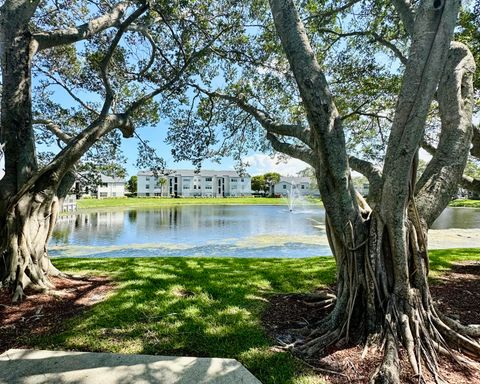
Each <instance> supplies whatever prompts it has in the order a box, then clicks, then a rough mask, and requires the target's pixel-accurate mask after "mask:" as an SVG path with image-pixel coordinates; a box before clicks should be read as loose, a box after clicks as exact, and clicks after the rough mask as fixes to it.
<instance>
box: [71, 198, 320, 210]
mask: <svg viewBox="0 0 480 384" xmlns="http://www.w3.org/2000/svg"><path fill="white" fill-rule="evenodd" d="M305 201H306V202H307V203H311V204H321V201H320V199H317V198H306V199H305ZM285 204H286V199H285V198H281V197H279V198H274V197H228V198H194V197H182V198H179V199H172V198H167V197H137V198H126V197H125V198H111V199H80V200H78V201H77V206H78V208H79V209H91V208H115V207H124V208H155V207H163V206H172V205H285Z"/></svg>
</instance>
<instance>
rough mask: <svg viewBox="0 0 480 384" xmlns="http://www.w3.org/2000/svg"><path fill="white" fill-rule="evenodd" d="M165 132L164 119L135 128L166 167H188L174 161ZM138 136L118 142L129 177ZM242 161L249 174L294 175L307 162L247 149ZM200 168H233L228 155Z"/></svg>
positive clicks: (305, 165) (187, 164) (188, 165)
mask: <svg viewBox="0 0 480 384" xmlns="http://www.w3.org/2000/svg"><path fill="white" fill-rule="evenodd" d="M167 132H168V121H166V120H165V121H162V122H160V124H159V125H158V126H156V127H144V128H138V129H137V133H138V135H139V136H140V137H141V138H142V139H144V140H145V139H146V140H148V141H149V142H150V143H149V144H150V145H152V146H153V147H154V148H155V149H156V150H157V154H158V155H159V156H160V157H163V158H164V159H165V160H166V162H167V167H168V168H172V169H191V168H193V166H192V164H191V163H190V162H188V161H181V162H174V160H173V157H172V154H171V147H170V146H169V145H167V144H165V138H166V136H167ZM137 143H138V139H136V138H132V139H125V140H124V141H123V142H122V150H123V152H124V153H125V155H126V157H127V164H125V168H126V169H127V172H128V174H129V176H132V175H135V174H136V173H137V172H138V169H136V168H135V166H134V164H135V160H136V156H137ZM245 160H246V162H248V163H249V164H250V166H249V167H248V168H247V172H248V173H249V174H251V175H258V174H263V173H267V172H278V173H280V174H282V175H284V176H295V175H296V174H297V173H298V172H299V171H301V170H302V169H305V168H307V166H308V165H307V164H306V163H304V162H303V161H300V160H297V159H290V160H288V161H287V162H283V161H279V160H278V158H272V157H270V156H268V155H265V154H263V153H259V152H250V153H249V154H248V156H247V157H246V158H245ZM203 168H204V169H215V170H220V169H221V170H233V169H234V161H233V159H232V158H230V157H226V158H224V159H222V161H221V163H220V164H219V163H217V162H212V161H208V160H207V161H205V162H204V163H203Z"/></svg>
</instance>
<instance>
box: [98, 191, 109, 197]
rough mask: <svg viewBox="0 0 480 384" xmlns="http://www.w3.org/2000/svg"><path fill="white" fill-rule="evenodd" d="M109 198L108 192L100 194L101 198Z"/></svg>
mask: <svg viewBox="0 0 480 384" xmlns="http://www.w3.org/2000/svg"><path fill="white" fill-rule="evenodd" d="M107 196H108V194H107V192H100V197H107Z"/></svg>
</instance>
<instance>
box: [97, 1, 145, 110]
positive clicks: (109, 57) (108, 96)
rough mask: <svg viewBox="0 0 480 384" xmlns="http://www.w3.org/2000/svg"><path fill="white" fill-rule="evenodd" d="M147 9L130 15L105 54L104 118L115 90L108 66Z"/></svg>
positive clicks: (101, 64) (103, 79)
mask: <svg viewBox="0 0 480 384" xmlns="http://www.w3.org/2000/svg"><path fill="white" fill-rule="evenodd" d="M147 9H148V3H144V4H143V5H142V6H141V7H139V8H137V9H136V10H135V11H134V12H133V13H132V14H130V16H128V17H127V18H126V19H125V21H124V22H122V23H121V24H120V26H119V28H118V31H117V33H116V34H115V37H114V38H113V41H112V43H111V44H110V46H109V48H108V50H107V52H106V54H105V57H104V58H103V60H102V62H101V63H100V73H101V76H102V82H103V84H104V87H105V101H104V103H103V107H102V111H101V112H100V114H101V115H102V116H106V115H107V114H108V111H109V110H110V107H111V105H112V102H113V99H114V93H113V89H112V86H111V84H110V79H109V78H108V75H107V69H108V66H109V65H110V61H111V60H112V57H113V53H114V52H115V49H116V48H117V46H118V44H119V43H120V40H121V39H122V37H123V34H124V33H125V31H126V30H127V29H128V27H129V26H130V25H131V24H132V23H133V22H134V21H135V20H136V19H138V18H139V17H140V16H141V15H142V14H143V13H144V12H145V11H146V10H147Z"/></svg>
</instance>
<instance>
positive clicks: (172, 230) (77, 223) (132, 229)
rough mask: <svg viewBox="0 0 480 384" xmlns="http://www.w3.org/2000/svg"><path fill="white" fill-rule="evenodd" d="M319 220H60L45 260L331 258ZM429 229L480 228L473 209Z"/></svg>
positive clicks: (175, 212)
mask: <svg viewBox="0 0 480 384" xmlns="http://www.w3.org/2000/svg"><path fill="white" fill-rule="evenodd" d="M324 221H325V214H324V210H323V209H322V208H319V207H314V206H305V207H302V208H298V209H295V210H294V211H293V212H289V211H288V209H287V207H286V206H285V207H283V206H252V205H184V206H170V207H161V208H155V209H141V210H122V209H118V210H108V211H99V212H90V211H88V212H87V211H84V212H78V213H75V214H71V215H68V216H62V217H60V218H59V221H58V223H57V225H56V227H55V230H54V232H53V235H52V239H51V241H50V250H49V253H50V255H51V256H53V257H55V256H68V257H149V256H213V257H216V256H229V257H311V256H322V255H330V254H331V252H330V248H329V247H328V241H327V238H326V233H325V226H324ZM433 228H434V229H438V230H444V229H450V228H462V229H475V228H480V210H476V209H471V208H447V209H446V210H445V212H444V213H443V214H442V215H441V216H440V217H439V218H438V220H437V221H436V222H435V224H434V226H433ZM431 232H435V231H431ZM439 232H443V231H439Z"/></svg>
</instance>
